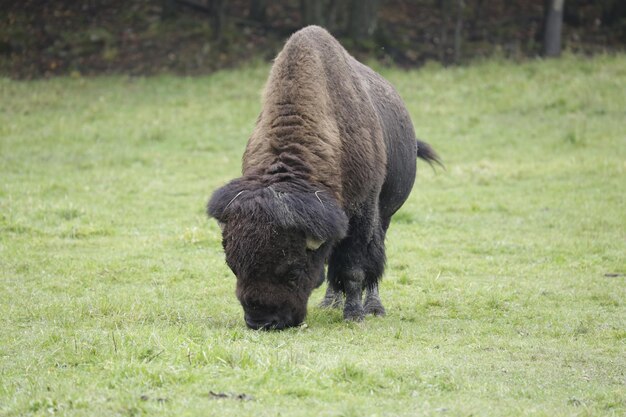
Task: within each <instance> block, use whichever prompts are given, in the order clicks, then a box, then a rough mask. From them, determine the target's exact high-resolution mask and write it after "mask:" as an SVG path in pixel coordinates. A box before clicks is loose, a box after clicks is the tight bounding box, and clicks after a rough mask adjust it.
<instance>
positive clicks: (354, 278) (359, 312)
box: [343, 269, 365, 321]
mask: <svg viewBox="0 0 626 417" xmlns="http://www.w3.org/2000/svg"><path fill="white" fill-rule="evenodd" d="M346 278H347V279H346V282H345V283H344V291H345V293H346V304H345V306H344V308H343V318H344V319H346V320H353V321H361V320H363V318H365V310H364V309H363V305H362V304H361V296H362V294H363V281H364V280H365V274H364V272H363V271H362V270H360V269H357V270H352V271H350V272H349V273H348V274H347V277H346Z"/></svg>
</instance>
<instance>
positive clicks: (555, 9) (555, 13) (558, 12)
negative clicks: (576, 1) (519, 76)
mask: <svg viewBox="0 0 626 417" xmlns="http://www.w3.org/2000/svg"><path fill="white" fill-rule="evenodd" d="M564 3H565V0H547V1H546V6H547V7H548V10H547V11H546V19H545V30H544V38H543V52H544V56H546V57H557V56H559V55H561V28H562V26H563V4H564Z"/></svg>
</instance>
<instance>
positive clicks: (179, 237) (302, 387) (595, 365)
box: [0, 55, 626, 416]
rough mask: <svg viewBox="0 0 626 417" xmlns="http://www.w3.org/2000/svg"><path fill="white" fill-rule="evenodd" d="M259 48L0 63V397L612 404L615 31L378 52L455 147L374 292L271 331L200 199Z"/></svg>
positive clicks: (217, 404) (400, 225)
mask: <svg viewBox="0 0 626 417" xmlns="http://www.w3.org/2000/svg"><path fill="white" fill-rule="evenodd" d="M267 71H268V67H267V66H266V65H260V64H259V65H257V66H253V67H250V68H247V69H240V70H234V71H228V72H220V73H217V74H214V75H211V76H207V77H200V78H177V77H172V76H162V77H156V78H126V77H106V78H94V79H80V78H61V79H52V80H47V81H31V82H15V81H10V80H7V79H0V164H1V165H0V274H1V275H0V317H1V323H2V324H1V325H0V372H1V373H0V415H2V416H18V415H49V414H58V415H70V416H74V415H120V416H136V415H170V416H189V415H202V416H244V415H249V416H278V415H282V416H292V415H293V416H415V415H424V416H469V415H474V416H518V415H519V416H527V415H528V416H587V415H594V416H623V415H625V414H626V276H625V274H626V209H625V207H626V56H623V55H622V56H614V57H609V56H599V57H596V58H594V59H583V58H577V57H571V56H569V57H565V58H563V59H561V60H555V61H549V62H542V61H531V62H526V63H521V64H520V63H512V62H500V61H488V62H484V63H477V64H475V65H473V66H471V67H467V68H455V69H443V68H440V67H437V66H427V67H425V68H423V69H421V70H419V71H411V72H405V71H400V70H394V69H381V72H382V73H383V75H384V76H385V77H387V78H388V79H389V80H390V81H392V83H393V84H394V85H396V87H397V88H398V90H399V91H400V93H401V95H402V96H403V97H404V99H405V100H406V102H407V105H408V107H409V110H410V113H411V115H412V117H413V121H414V124H415V126H416V131H417V133H418V135H419V137H421V138H423V139H424V140H426V141H428V142H430V143H431V144H432V145H433V146H434V147H435V148H436V149H437V150H438V151H439V153H440V154H441V155H442V157H443V159H444V162H445V164H446V168H447V169H446V170H445V171H444V170H436V171H433V170H431V169H430V168H429V167H428V166H427V165H425V164H423V163H420V164H419V167H418V171H419V173H418V180H417V182H416V185H415V188H414V191H413V194H412V195H411V197H410V199H409V201H408V202H407V203H406V205H405V206H404V207H403V208H402V210H401V211H400V212H399V213H398V215H397V216H396V217H395V218H394V221H393V223H392V226H391V229H390V232H389V234H388V237H387V252H388V266H387V272H386V275H385V278H384V281H383V283H382V285H381V297H382V298H383V302H384V303H385V305H386V307H387V311H388V315H387V317H385V318H373V317H368V318H367V319H366V321H365V322H363V323H345V322H343V320H342V316H341V312H339V311H324V310H321V309H319V308H317V307H316V304H317V303H318V302H319V301H320V299H321V298H322V293H323V290H321V289H320V290H317V291H316V292H315V293H314V295H313V297H312V299H311V302H310V304H309V315H308V317H307V320H306V323H307V326H304V327H302V328H297V329H290V330H287V331H283V332H255V331H250V330H247V329H246V328H245V324H244V321H243V315H242V309H241V307H240V306H239V304H238V302H237V300H236V298H235V295H234V284H235V278H234V276H233V275H232V273H231V272H230V271H229V269H228V268H227V266H226V265H225V263H224V260H223V254H222V250H221V245H220V233H219V229H218V227H217V224H215V222H214V221H209V220H208V219H207V218H206V216H205V214H204V206H205V203H206V201H207V199H208V196H209V195H210V193H211V192H212V190H214V189H215V188H216V187H218V186H220V185H222V184H224V183H225V182H226V181H227V180H228V179H230V178H233V177H235V176H237V175H238V173H239V167H240V157H241V154H242V152H243V148H244V145H245V142H246V140H247V137H248V135H249V133H250V132H251V130H252V126H253V124H254V120H255V118H256V115H257V112H258V111H259V107H260V104H259V103H260V98H259V94H260V91H261V88H262V85H263V82H264V79H265V77H266V75H267ZM221 394H224V395H221Z"/></svg>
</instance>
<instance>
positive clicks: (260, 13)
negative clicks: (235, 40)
mask: <svg viewBox="0 0 626 417" xmlns="http://www.w3.org/2000/svg"><path fill="white" fill-rule="evenodd" d="M250 19H251V20H254V21H255V22H260V23H265V21H266V19H267V1H266V0H250Z"/></svg>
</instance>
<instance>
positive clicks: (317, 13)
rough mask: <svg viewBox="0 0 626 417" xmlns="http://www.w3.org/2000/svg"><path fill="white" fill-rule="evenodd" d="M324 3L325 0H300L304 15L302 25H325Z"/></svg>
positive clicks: (301, 13)
mask: <svg viewBox="0 0 626 417" xmlns="http://www.w3.org/2000/svg"><path fill="white" fill-rule="evenodd" d="M324 3H325V2H323V1H321V0H300V15H301V17H302V26H308V25H320V26H324V24H325V19H324V14H323V10H324Z"/></svg>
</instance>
